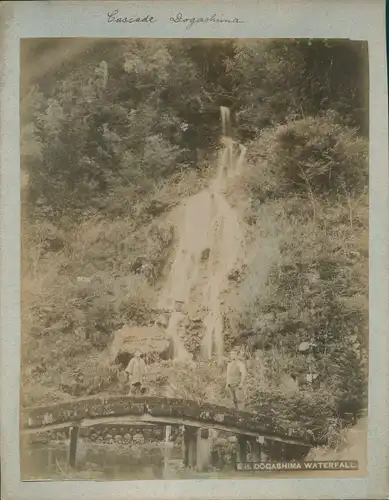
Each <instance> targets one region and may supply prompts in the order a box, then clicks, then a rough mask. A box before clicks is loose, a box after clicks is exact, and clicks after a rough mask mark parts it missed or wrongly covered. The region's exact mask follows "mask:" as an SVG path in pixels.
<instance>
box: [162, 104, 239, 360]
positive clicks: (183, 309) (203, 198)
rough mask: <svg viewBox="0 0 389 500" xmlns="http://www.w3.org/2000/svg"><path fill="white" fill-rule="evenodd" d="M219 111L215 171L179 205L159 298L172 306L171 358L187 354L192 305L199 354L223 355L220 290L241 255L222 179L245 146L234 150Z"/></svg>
mask: <svg viewBox="0 0 389 500" xmlns="http://www.w3.org/2000/svg"><path fill="white" fill-rule="evenodd" d="M220 113H221V124H222V133H223V136H222V148H221V151H220V155H219V161H218V169H217V173H216V176H215V178H214V179H213V180H212V181H211V183H210V186H209V187H207V188H205V189H203V190H202V191H201V192H200V193H198V194H196V195H194V196H191V197H190V198H187V199H186V200H185V201H184V202H183V203H182V205H181V206H180V207H179V214H178V222H177V227H176V232H177V234H178V243H177V247H176V251H175V256H174V260H173V264H172V268H171V272H170V275H169V277H168V280H167V283H166V284H165V287H164V289H163V290H162V293H161V295H160V298H159V307H160V308H161V309H169V310H171V311H172V312H171V316H170V321H169V324H168V327H167V329H168V333H169V334H170V335H171V338H172V339H173V345H174V356H175V357H176V358H182V357H185V356H187V355H188V353H187V351H186V349H185V348H184V345H183V342H182V339H183V337H184V336H185V329H186V328H188V318H187V315H188V314H189V313H191V312H193V311H198V310H201V311H202V314H203V327H204V335H203V340H202V346H201V347H202V355H203V357H205V358H210V357H212V356H213V355H215V356H217V357H218V358H220V357H221V356H223V351H224V333H223V327H224V325H223V323H224V322H223V313H222V300H223V299H222V294H223V292H225V291H226V290H227V289H228V286H229V284H228V275H229V273H230V271H231V270H232V269H233V268H234V266H236V265H237V263H238V261H239V258H240V257H241V255H242V248H243V234H242V232H241V228H240V223H239V218H238V215H237V213H236V212H235V210H234V209H233V208H232V207H231V206H230V205H229V203H228V202H227V200H226V198H225V196H224V194H223V193H224V190H225V188H226V180H227V179H228V178H229V177H231V176H234V175H237V174H239V172H240V168H241V166H242V164H243V161H244V155H245V152H246V148H245V147H244V146H242V145H238V146H239V153H238V155H235V154H234V146H236V145H237V143H236V142H235V141H233V140H232V138H231V137H230V136H229V135H226V134H228V131H229V128H230V110H229V109H228V108H226V107H221V108H220ZM204 255H206V258H205V257H204ZM177 304H179V306H178V307H177Z"/></svg>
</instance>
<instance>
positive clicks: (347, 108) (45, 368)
mask: <svg viewBox="0 0 389 500" xmlns="http://www.w3.org/2000/svg"><path fill="white" fill-rule="evenodd" d="M64 47H67V48H68V51H67V53H65V52H64V51H63V49H64ZM21 48H22V75H21V89H22V93H21V95H22V97H21V99H22V102H21V104H22V105H21V110H22V113H21V122H22V128H21V154H22V156H21V168H22V176H23V179H25V184H24V188H23V190H22V203H23V207H22V208H23V235H22V237H23V245H22V249H23V252H22V253H23V299H22V300H23V335H24V337H23V340H24V346H25V347H24V349H23V361H24V362H23V375H24V377H25V380H26V391H25V394H27V392H28V393H29V398H28V401H27V402H37V401H39V402H43V401H45V400H48V399H51V400H53V399H54V400H55V399H58V398H62V397H69V396H74V395H82V394H90V393H96V392H99V391H103V390H110V391H120V390H124V388H125V386H124V385H123V384H122V382H120V375H119V374H118V372H117V370H115V368H112V367H110V366H107V365H106V364H105V363H104V359H103V357H104V356H102V354H103V351H104V349H105V348H106V347H107V345H108V343H109V341H110V339H111V335H112V332H113V331H114V330H115V329H117V328H119V327H121V326H122V325H123V324H127V323H135V324H148V323H150V322H152V321H153V320H154V314H155V313H154V311H153V310H152V307H151V304H152V303H153V300H154V297H155V294H156V293H157V292H158V288H159V285H160V282H161V279H162V278H163V277H164V273H166V266H167V265H168V259H169V255H170V252H171V250H172V246H173V243H174V238H175V235H174V229H173V228H172V226H170V225H169V224H168V223H167V222H166V219H165V217H164V216H165V214H166V213H168V212H169V211H170V210H171V209H172V208H173V207H174V206H176V205H177V204H178V203H179V202H180V200H181V199H182V197H183V196H186V195H190V194H193V193H195V192H197V191H199V190H200V189H201V188H202V187H203V186H205V185H206V184H207V181H208V179H209V178H210V176H212V175H213V172H214V161H213V160H214V158H215V155H216V154H217V150H218V148H219V137H220V112H219V106H220V105H224V106H229V107H230V109H231V112H232V117H233V127H232V128H233V130H232V134H233V135H234V136H235V137H236V138H237V139H239V140H240V141H242V142H244V143H245V144H246V146H247V147H248V156H247V163H246V165H245V166H244V169H243V171H242V173H241V176H240V177H239V178H238V179H234V180H232V181H231V185H230V186H229V194H228V195H227V196H229V197H230V200H231V203H234V204H235V205H234V206H235V207H236V209H237V210H238V211H240V215H241V219H242V224H243V225H244V226H245V230H246V233H247V248H248V259H247V264H246V267H245V269H244V270H243V271H242V273H241V276H240V279H239V281H238V282H236V283H235V284H232V286H231V290H230V293H229V296H228V298H227V301H226V318H225V325H226V331H227V333H228V335H227V340H226V347H227V348H229V347H231V346H232V345H233V344H243V345H244V346H245V347H247V348H248V350H249V351H253V350H254V349H255V348H260V349H261V350H262V351H263V353H264V358H263V359H262V361H260V362H258V364H257V365H256V364H255V363H254V364H253V367H252V374H251V375H250V377H251V378H250V379H249V380H250V383H249V384H248V387H247V395H246V396H247V404H248V405H249V407H250V408H251V409H255V410H259V411H265V412H267V413H269V412H271V413H272V414H274V415H276V414H279V415H280V418H281V419H289V420H292V421H298V422H300V424H301V425H303V424H304V425H305V424H306V425H307V427H309V428H310V429H313V430H315V429H319V433H320V435H322V434H323V432H325V431H323V426H324V427H325V422H324V421H323V418H324V417H325V419H327V418H328V419H334V418H335V419H342V418H343V417H344V415H345V414H346V413H347V412H354V411H357V410H358V409H360V408H362V407H364V406H365V405H366V388H367V383H366V380H367V379H366V377H367V361H366V352H367V351H366V350H367V347H368V344H367V340H368V330H367V328H368V320H367V315H368V312H367V287H368V274H367V257H368V239H367V238H368V200H367V180H368V170H367V155H368V150H367V132H368V129H367V97H366V91H367V90H366V89H367V88H368V85H367V83H368V82H366V80H365V77H366V74H367V72H366V67H365V65H366V61H367V58H366V45H365V44H363V43H359V42H347V41H326V40H283V41H270V40H269V41H256V42H253V41H250V42H248V41H243V40H242V41H239V42H238V41H233V40H227V41H223V40H221V41H212V42H210V41H198V40H189V39H188V40H170V41H162V40H99V41H95V40H92V41H88V42H86V41H69V40H64V41H60V40H59V41H55V42H54V41H47V40H37V41H34V42H31V41H29V42H28V43H27V42H24V43H23V44H22V46H21ZM48 51H51V56H52V55H53V54H56V60H57V61H58V64H57V66H56V67H53V65H52V64H51V66H50V68H51V69H50V70H49V71H47V72H44V74H43V75H42V72H41V73H36V71H35V69H36V68H35V67H36V66H39V61H41V62H42V67H44V64H43V63H44V60H45V59H44V56H45V54H47V53H50V52H48ZM66 54H67V55H66ZM50 60H51V61H52V60H53V57H51V59H50ZM36 61H38V63H37V62H36ZM303 341H310V342H313V343H314V345H315V349H314V353H313V355H312V356H313V357H312V359H311V358H309V359H308V358H307V356H305V355H303V354H300V353H298V352H297V348H298V345H299V343H300V342H303ZM264 367H265V368H264ZM309 370H314V371H315V372H317V373H319V374H320V377H319V379H318V384H319V386H320V390H318V392H317V394H314V395H313V394H312V392H308V393H306V392H304V391H302V392H301V393H300V392H299V393H297V394H295V393H293V394H289V393H287V392H285V391H283V390H282V387H281V386H282V384H281V382H280V380H281V378H282V375H283V374H284V375H285V374H287V375H290V376H292V377H294V378H296V377H298V376H299V374H303V373H306V372H307V371H309ZM161 371H162V372H163V369H162V368H161ZM165 371H166V370H165ZM173 372H174V370H173ZM173 372H172V373H173ZM169 373H170V372H169ZM196 373H197V375H199V373H203V374H204V376H206V377H208V379H209V380H210V384H211V385H212V384H213V385H212V387H213V392H212V391H211V393H207V394H203V392H204V391H203V386H202V384H201V383H199V380H200V379H199V378H198V377H197V375H196V377H197V378H196V377H195V378H193V377H192V382H193V384H194V385H193V387H190V383H191V381H190V378H191V377H189V378H188V380H186V378H185V377H186V376H187V375H186V374H185V373H184V374H181V375H180V376H179V377H178V385H179V386H180V387H184V388H185V390H186V389H188V390H191V391H192V392H193V394H194V395H195V397H196V398H200V399H201V398H204V399H208V400H214V401H216V402H219V401H220V397H221V398H222V399H223V398H224V395H223V394H222V396H220V394H219V391H218V384H219V382H220V383H221V381H222V372H220V367H214V368H212V364H211V365H209V366H208V365H207V364H206V363H205V364H203V365H201V366H200V368H199V367H197V368H196ZM258 374H259V375H258ZM171 376H173V375H171ZM199 376H200V375H199ZM180 377H181V378H180ZM258 377H259V378H258ZM196 384H197V385H196ZM280 384H281V385H280ZM29 387H30V388H29ZM259 387H261V391H262V392H259V390H258V389H259ZM280 387H281V388H280ZM325 419H324V420H325ZM323 422H324V423H323Z"/></svg>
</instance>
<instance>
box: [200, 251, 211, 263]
mask: <svg viewBox="0 0 389 500" xmlns="http://www.w3.org/2000/svg"><path fill="white" fill-rule="evenodd" d="M210 253H211V249H210V248H205V249H204V250H203V251H202V252H201V257H200V259H201V260H202V261H203V262H204V261H205V260H208V258H209V254H210Z"/></svg>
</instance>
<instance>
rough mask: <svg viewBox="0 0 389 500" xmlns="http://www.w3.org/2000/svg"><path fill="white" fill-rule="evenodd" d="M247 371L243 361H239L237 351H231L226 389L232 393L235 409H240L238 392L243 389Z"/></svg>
mask: <svg viewBox="0 0 389 500" xmlns="http://www.w3.org/2000/svg"><path fill="white" fill-rule="evenodd" d="M246 375H247V370H246V367H245V365H244V363H243V362H242V361H240V360H239V359H238V355H237V352H236V351H231V354H230V362H229V363H228V365H227V373H226V389H227V391H229V392H230V394H231V397H232V401H233V403H234V407H235V408H236V409H238V398H237V391H238V390H239V389H242V388H243V383H244V381H245V378H246Z"/></svg>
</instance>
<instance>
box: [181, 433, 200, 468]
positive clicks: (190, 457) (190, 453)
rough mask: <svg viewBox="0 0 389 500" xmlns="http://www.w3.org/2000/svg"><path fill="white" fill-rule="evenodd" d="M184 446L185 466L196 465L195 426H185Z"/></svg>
mask: <svg viewBox="0 0 389 500" xmlns="http://www.w3.org/2000/svg"><path fill="white" fill-rule="evenodd" d="M182 448H183V461H184V466H185V467H194V466H195V465H196V448H197V435H196V429H194V428H193V427H189V426H187V425H186V426H185V428H184V438H183V440H182Z"/></svg>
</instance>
